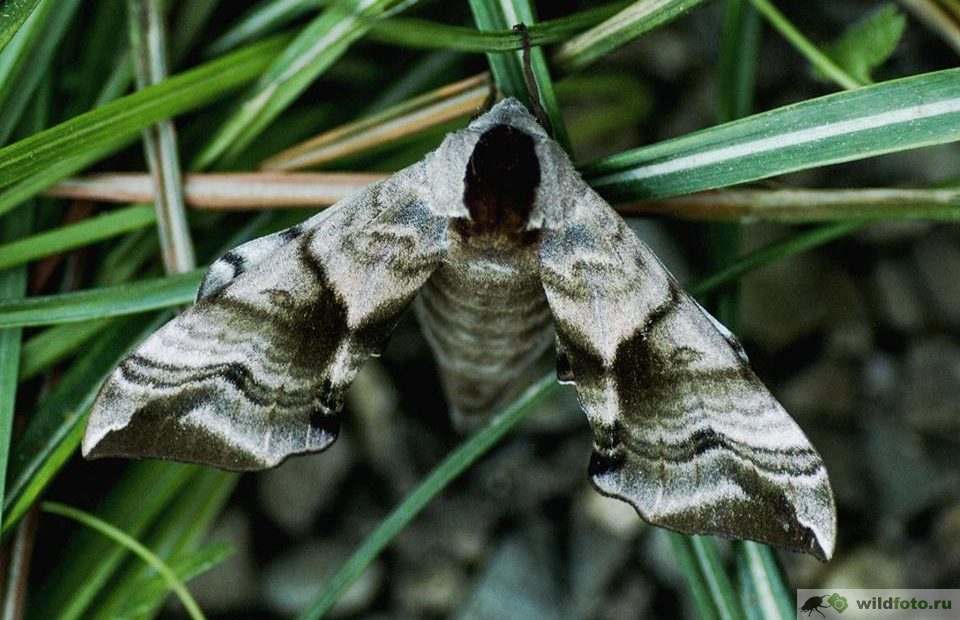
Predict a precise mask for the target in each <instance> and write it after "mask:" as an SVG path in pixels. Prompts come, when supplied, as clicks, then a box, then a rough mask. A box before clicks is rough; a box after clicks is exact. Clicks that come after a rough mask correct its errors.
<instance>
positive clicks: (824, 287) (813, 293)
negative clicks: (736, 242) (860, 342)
mask: <svg viewBox="0 0 960 620" xmlns="http://www.w3.org/2000/svg"><path fill="white" fill-rule="evenodd" d="M740 291H741V292H740V314H741V321H740V323H741V327H740V332H741V334H740V335H741V336H742V337H744V338H745V339H749V340H750V341H751V342H753V343H755V344H756V345H757V346H760V347H762V348H763V349H764V350H766V351H768V352H771V353H775V352H776V351H779V350H781V349H783V348H784V347H786V346H787V345H789V344H790V343H792V342H794V341H796V340H798V339H800V338H801V337H803V336H807V335H810V334H812V333H814V332H815V331H816V330H818V329H819V328H821V327H823V326H825V325H829V326H834V325H836V324H837V323H840V322H850V321H862V320H864V317H865V316H866V314H867V313H866V308H865V304H864V303H863V299H862V298H861V295H860V293H859V291H858V290H857V287H856V285H855V284H854V283H853V282H852V280H851V279H850V277H849V275H847V274H846V273H845V272H843V271H841V270H840V269H838V268H836V267H834V266H831V265H830V264H829V263H828V262H827V261H824V260H821V259H820V258H818V257H816V256H815V255H812V254H804V255H800V256H793V257H790V258H787V259H784V260H779V261H776V262H774V263H772V264H770V265H767V266H766V267H764V268H762V269H759V270H757V271H754V272H752V273H750V274H747V275H746V276H745V277H744V278H743V280H742V286H741V287H740Z"/></svg>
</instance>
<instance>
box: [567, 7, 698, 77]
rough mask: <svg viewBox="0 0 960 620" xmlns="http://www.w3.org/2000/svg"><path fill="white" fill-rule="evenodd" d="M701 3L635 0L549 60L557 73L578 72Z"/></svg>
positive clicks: (569, 43)
mask: <svg viewBox="0 0 960 620" xmlns="http://www.w3.org/2000/svg"><path fill="white" fill-rule="evenodd" d="M701 2H703V0H637V1H636V2H633V3H632V4H630V6H628V7H626V8H624V9H623V10H621V11H619V12H617V13H616V14H614V15H612V16H611V17H609V18H608V19H606V20H605V21H603V22H602V23H600V24H598V25H597V26H595V27H593V28H591V29H590V30H588V31H587V32H584V33H583V34H581V35H579V36H577V37H575V38H573V39H571V40H569V41H567V42H566V43H564V44H563V45H562V46H561V47H560V49H558V50H557V52H556V54H555V55H554V57H553V61H554V62H555V63H556V64H557V67H558V68H559V69H560V70H561V71H567V72H569V71H578V70H580V69H583V68H584V67H587V66H589V65H590V64H592V63H593V62H595V61H596V60H597V59H598V58H600V57H601V56H604V55H606V54H609V53H610V52H612V51H613V50H615V49H617V48H618V47H620V46H621V45H623V44H625V43H627V42H629V41H631V40H633V39H636V38H637V37H639V36H640V35H642V34H643V33H645V32H648V31H650V30H653V29H654V28H657V27H659V26H662V25H663V24H666V23H668V22H671V21H673V20H674V19H676V18H678V17H680V16H681V15H683V14H684V13H686V12H687V11H689V10H691V9H692V8H694V7H695V6H697V5H698V4H700V3H701Z"/></svg>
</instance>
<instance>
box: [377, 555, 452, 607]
mask: <svg viewBox="0 0 960 620" xmlns="http://www.w3.org/2000/svg"><path fill="white" fill-rule="evenodd" d="M394 575H395V582H394V583H393V584H392V587H393V593H394V599H395V601H396V605H397V606H398V607H399V608H400V609H401V610H403V613H402V614H401V615H402V616H403V617H407V618H423V617H425V616H426V617H430V616H443V617H447V616H449V615H450V612H451V611H452V610H453V609H454V608H455V607H456V605H457V604H458V603H459V602H460V601H461V600H463V597H464V595H465V593H466V589H467V586H468V583H469V582H468V580H467V572H466V570H465V568H464V566H463V565H462V564H460V563H458V562H455V561H453V560H451V559H450V558H445V557H443V556H440V555H434V556H431V558H430V559H429V561H420V562H417V563H415V564H410V563H404V564H403V565H402V566H400V567H398V570H396V571H395V572H394Z"/></svg>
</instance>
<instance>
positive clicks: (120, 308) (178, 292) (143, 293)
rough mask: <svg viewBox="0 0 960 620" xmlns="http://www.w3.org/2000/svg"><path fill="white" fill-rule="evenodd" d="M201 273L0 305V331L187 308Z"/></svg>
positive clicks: (194, 294) (31, 298)
mask: <svg viewBox="0 0 960 620" xmlns="http://www.w3.org/2000/svg"><path fill="white" fill-rule="evenodd" d="M203 272H204V270H203V269H197V270H196V271H190V272H188V273H183V274H178V275H175V276H169V277H166V278H156V279H153V280H140V281H139V282H134V283H131V284H119V285H117V286H110V287H106V288H99V289H92V290H88V291H78V292H75V293H62V294H60V295H46V296H38V297H29V298H27V299H24V300H22V301H11V302H0V329H2V328H7V327H26V326H28V325H54V324H57V323H70V322H73V321H86V320H89V319H100V318H106V317H111V316H122V315H125V314H136V313H140V312H147V311H149V310H157V309H158V308H170V307H173V306H181V305H184V304H189V303H192V302H193V298H194V297H195V296H196V293H197V287H199V286H200V280H201V278H202V277H203Z"/></svg>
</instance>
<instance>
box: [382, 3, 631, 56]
mask: <svg viewBox="0 0 960 620" xmlns="http://www.w3.org/2000/svg"><path fill="white" fill-rule="evenodd" d="M626 4H627V3H625V2H614V3H612V4H606V5H602V6H599V7H595V8H592V9H587V10H584V11H578V12H577V13H574V14H573V15H569V16H567V17H561V18H558V19H553V20H549V21H545V22H540V23H530V24H527V26H528V30H529V34H530V45H532V46H540V45H550V44H552V43H559V42H561V41H566V40H567V39H569V38H570V37H571V36H573V35H574V34H576V33H578V32H581V31H582V30H584V29H586V28H589V27H591V26H593V25H595V24H597V23H599V22H600V21H603V20H604V19H607V18H609V17H610V16H611V15H614V14H615V13H616V12H617V11H618V10H619V9H621V8H623V7H624V6H625V5H626ZM367 38H369V39H370V40H371V41H376V42H378V43H387V44H390V45H398V46H401V47H411V48H416V49H446V50H456V51H460V52H511V51H516V50H519V49H522V48H523V37H522V36H521V35H520V34H519V33H518V32H517V31H515V30H512V29H506V30H489V31H485V30H477V29H476V28H467V27H464V26H451V25H448V24H440V23H437V22H433V21H427V20H424V19H412V18H400V17H392V18H390V19H387V20H383V21H381V22H376V23H374V24H373V26H372V27H371V28H370V33H369V34H368V35H367Z"/></svg>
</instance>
